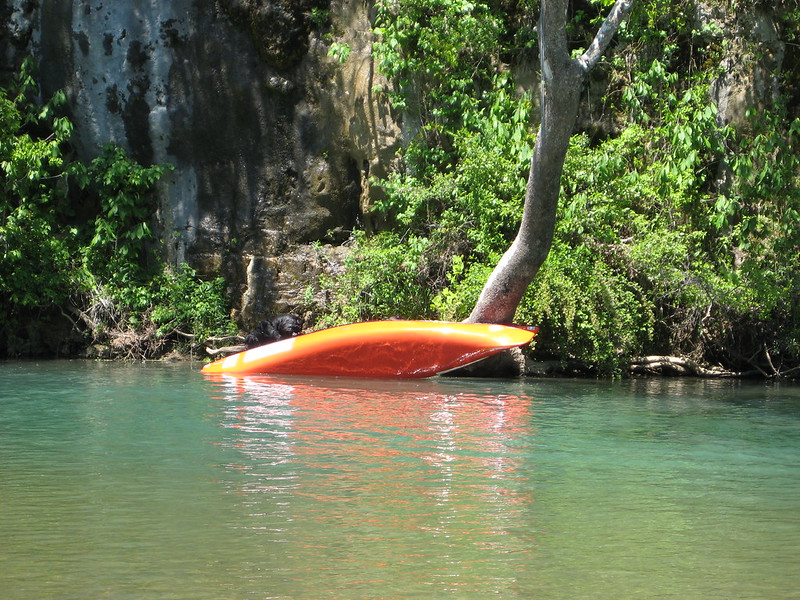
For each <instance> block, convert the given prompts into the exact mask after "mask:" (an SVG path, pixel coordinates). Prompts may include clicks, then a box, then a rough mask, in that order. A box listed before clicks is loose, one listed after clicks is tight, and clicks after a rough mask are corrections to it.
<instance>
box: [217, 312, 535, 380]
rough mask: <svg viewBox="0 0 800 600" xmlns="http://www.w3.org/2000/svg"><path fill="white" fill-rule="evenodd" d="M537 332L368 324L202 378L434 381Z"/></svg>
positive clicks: (287, 344)
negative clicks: (268, 376)
mask: <svg viewBox="0 0 800 600" xmlns="http://www.w3.org/2000/svg"><path fill="white" fill-rule="evenodd" d="M535 336H536V329H535V328H533V329H529V328H524V327H513V326H506V325H487V324H482V323H450V322H444V321H402V320H393V321H370V322H365V323H352V324H350V325H342V326H340V327H331V328H330V329H322V330H320V331H314V332H312V333H307V334H305V335H299V336H297V337H294V338H290V339H286V340H281V341H279V342H274V343H272V344H267V345H265V346H260V347H259V348H253V349H251V350H245V351H244V352H239V353H238V354H233V355H231V356H228V357H226V358H223V359H220V360H217V361H215V362H212V363H209V364H207V365H205V366H204V367H203V372H204V373H234V374H243V375H246V374H253V373H274V374H281V375H319V376H334V377H377V378H418V377H430V376H432V375H437V374H440V373H445V372H447V371H452V370H453V369H457V368H459V367H463V366H465V365H468V364H471V363H474V362H476V361H478V360H481V359H483V358H486V357H487V356H491V355H493V354H497V353H498V352H502V351H503V350H507V349H509V348H515V347H518V346H524V345H526V344H528V343H530V342H531V341H532V340H533V338H534V337H535Z"/></svg>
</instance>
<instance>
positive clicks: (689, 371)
mask: <svg viewBox="0 0 800 600" xmlns="http://www.w3.org/2000/svg"><path fill="white" fill-rule="evenodd" d="M628 372H629V373H631V374H634V375H693V376H695V377H709V378H711V377H718V378H723V377H729V378H736V377H753V376H759V375H760V376H764V375H766V374H765V373H764V372H763V371H761V370H760V369H759V370H756V369H753V370H751V371H729V370H727V369H722V368H720V367H711V368H708V367H704V366H702V365H699V364H698V363H697V362H695V361H693V360H692V359H690V358H685V357H681V356H642V357H639V358H635V359H633V360H632V361H631V364H630V365H629V367H628Z"/></svg>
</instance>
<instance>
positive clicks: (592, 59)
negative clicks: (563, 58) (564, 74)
mask: <svg viewBox="0 0 800 600" xmlns="http://www.w3.org/2000/svg"><path fill="white" fill-rule="evenodd" d="M633 2H634V0H617V2H616V3H615V4H614V6H613V7H612V9H611V12H610V13H609V14H608V16H607V17H606V20H605V21H604V22H603V25H602V26H601V27H600V29H599V30H598V32H597V35H596V36H594V39H593V40H592V43H591V45H590V46H589V49H588V50H586V52H584V53H583V54H582V55H581V56H580V58H578V63H580V65H581V67H583V70H584V72H585V73H588V72H589V71H591V70H592V69H593V68H594V66H595V65H596V64H597V62H598V61H599V60H600V57H601V56H603V53H604V52H605V51H606V49H607V48H608V45H609V44H610V43H611V39H612V38H613V37H614V34H615V33H617V30H618V29H619V26H620V25H621V24H622V22H623V21H624V20H625V18H626V17H627V16H628V14H629V13H630V12H631V8H633Z"/></svg>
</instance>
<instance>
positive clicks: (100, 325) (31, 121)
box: [0, 61, 230, 358]
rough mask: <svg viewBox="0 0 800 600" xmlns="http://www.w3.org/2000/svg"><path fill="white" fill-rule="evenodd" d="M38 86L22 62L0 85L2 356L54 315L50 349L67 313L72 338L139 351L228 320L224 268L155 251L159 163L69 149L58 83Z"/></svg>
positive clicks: (60, 344)
mask: <svg viewBox="0 0 800 600" xmlns="http://www.w3.org/2000/svg"><path fill="white" fill-rule="evenodd" d="M36 93H37V90H36V85H35V80H34V77H33V65H32V63H31V62H30V61H27V62H26V63H25V64H24V65H23V67H22V70H21V72H20V74H19V76H18V77H17V79H16V81H15V83H14V85H13V86H10V87H9V89H4V90H0V257H2V260H1V261H0V355H4V354H11V355H14V354H26V353H29V352H35V351H43V350H45V348H42V347H41V346H42V344H41V341H40V343H39V347H38V348H33V347H31V346H30V344H29V341H30V340H29V337H30V335H29V332H30V331H31V330H32V329H34V330H35V329H43V328H46V327H48V326H53V325H52V324H53V322H58V324H59V325H58V326H56V329H57V330H58V331H59V336H57V337H60V339H59V340H58V341H57V342H56V346H55V347H54V348H50V349H49V350H50V351H53V352H69V351H70V350H71V349H70V348H65V347H64V341H65V340H68V339H69V336H65V335H62V334H61V331H60V330H61V329H63V327H62V326H63V325H64V324H67V325H69V326H70V328H71V329H72V333H73V334H77V339H76V342H78V343H84V344H85V343H86V342H87V341H89V340H92V339H93V340H94V341H97V342H103V343H106V344H108V345H110V346H111V347H112V348H113V351H114V353H116V354H121V355H124V356H130V357H137V358H138V357H147V356H153V355H155V354H158V353H159V352H161V351H163V350H165V349H166V348H168V347H169V346H170V339H169V334H173V335H174V332H176V331H182V332H183V333H184V334H189V336H191V335H194V339H198V338H202V337H205V336H208V335H210V334H211V333H212V332H216V331H218V330H227V329H230V324H229V319H228V318H227V312H228V310H227V307H226V303H225V301H224V300H223V298H224V297H225V296H224V294H223V292H224V290H223V284H222V280H221V279H219V280H218V281H214V282H204V281H200V280H199V279H198V278H197V277H196V276H195V274H194V272H192V271H191V270H188V269H183V270H180V271H178V272H176V273H175V272H171V271H169V270H167V269H165V268H164V266H163V265H162V264H161V263H160V261H158V260H156V259H154V257H153V252H152V251H151V245H152V237H153V235H152V232H151V229H150V219H151V215H152V214H153V213H154V206H153V195H152V193H151V192H152V189H153V186H154V185H155V183H156V181H157V180H158V179H159V177H161V175H162V174H163V172H164V167H160V166H150V167H144V166H142V165H139V164H137V163H136V162H135V161H133V160H132V159H130V158H129V157H128V156H127V155H126V153H125V152H124V151H123V150H122V149H120V148H117V147H113V146H109V147H107V148H105V149H104V150H103V152H102V153H101V154H100V156H98V157H97V158H95V159H94V160H92V161H91V162H90V163H88V164H86V163H83V162H81V161H79V160H77V159H75V158H73V157H72V155H71V153H70V146H69V140H70V135H71V133H72V124H71V123H70V121H69V119H68V118H67V117H65V116H63V115H61V114H60V113H59V111H60V108H61V107H62V105H63V104H64V102H65V100H66V98H65V96H64V94H63V93H57V94H55V95H54V96H53V97H52V98H50V99H48V100H47V101H46V102H44V103H41V102H39V101H38V98H37V97H36ZM184 330H185V331H184ZM189 336H186V335H184V336H183V338H182V339H193V338H191V337H189Z"/></svg>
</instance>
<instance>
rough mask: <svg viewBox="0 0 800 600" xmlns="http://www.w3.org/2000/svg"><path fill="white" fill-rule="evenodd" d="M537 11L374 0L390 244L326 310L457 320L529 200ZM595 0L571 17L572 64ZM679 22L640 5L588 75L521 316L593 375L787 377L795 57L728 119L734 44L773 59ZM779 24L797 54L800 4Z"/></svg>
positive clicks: (554, 353)
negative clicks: (393, 118) (668, 362)
mask: <svg viewBox="0 0 800 600" xmlns="http://www.w3.org/2000/svg"><path fill="white" fill-rule="evenodd" d="M523 4H525V5H531V6H523ZM535 4H537V3H536V2H528V3H514V6H515V7H516V6H517V5H519V6H518V7H517V8H513V9H509V6H510V5H509V3H507V2H502V1H501V0H484V1H477V0H476V1H468V0H378V1H377V2H376V6H377V20H376V28H375V33H376V34H377V39H378V42H377V43H376V45H375V51H376V53H377V55H378V56H379V59H380V65H381V68H382V70H383V72H384V73H385V74H386V75H387V76H388V78H389V80H390V82H391V87H390V89H389V90H387V93H388V94H389V95H390V97H391V99H392V101H393V102H394V105H395V107H396V108H397V109H398V110H400V111H402V114H403V118H404V120H405V122H406V124H407V126H409V125H410V126H411V127H410V129H411V130H415V131H417V132H418V133H417V135H416V137H415V138H414V139H413V140H412V141H411V143H410V145H409V146H408V148H407V149H406V150H405V152H404V156H403V163H402V167H401V169H400V170H398V172H396V173H395V174H393V175H392V176H391V177H390V178H388V180H386V181H383V182H382V185H383V186H384V187H385V189H386V191H387V198H386V200H385V201H383V202H382V203H381V204H380V205H378V206H377V207H376V208H377V209H378V210H380V211H382V212H383V213H384V214H385V215H387V216H388V217H389V218H390V219H391V222H392V223H393V224H394V226H393V229H392V230H391V231H386V232H383V233H379V234H377V235H375V236H372V237H368V236H364V235H359V236H357V237H356V238H355V239H354V254H353V256H354V258H353V260H352V262H351V263H350V264H349V265H348V268H347V271H346V274H345V276H344V277H343V278H342V281H344V282H345V285H343V286H332V287H333V290H332V293H333V294H334V298H335V299H336V300H338V301H337V302H334V303H332V306H334V307H336V306H347V307H348V309H347V311H355V312H356V313H357V314H349V312H348V314H344V313H343V312H340V313H339V314H338V315H337V314H336V312H335V309H334V317H336V316H338V317H339V318H341V319H343V320H349V319H352V318H355V317H358V318H369V317H382V316H387V315H391V314H398V315H404V316H411V315H415V316H431V317H439V318H447V319H461V318H464V317H466V315H467V314H468V313H469V311H470V309H471V308H472V306H473V304H474V302H475V300H476V299H477V295H478V293H479V292H480V289H481V287H482V286H483V283H484V282H485V280H486V277H487V275H488V273H489V272H490V271H491V268H492V267H493V266H494V264H495V263H496V261H497V259H498V257H499V256H500V254H501V253H502V252H503V251H504V250H505V249H506V247H507V246H508V244H509V242H510V240H511V239H513V234H514V233H515V230H516V224H517V221H518V218H519V215H520V211H521V206H522V201H523V197H524V188H525V176H526V174H527V168H528V161H529V159H530V148H531V147H532V142H533V135H534V132H535V103H534V102H533V99H534V96H532V95H531V93H530V91H525V92H523V91H521V90H520V87H519V85H518V84H517V82H516V81H515V80H514V75H515V74H518V73H524V72H525V71H526V67H529V66H531V65H533V66H538V61H537V59H536V50H535V31H534V29H533V27H532V25H533V23H532V21H531V20H530V16H532V15H534V14H535V13H536V12H538V11H537V10H536V6H535ZM712 4H714V3H712ZM731 4H735V5H736V6H735V7H732V6H730V5H731ZM751 4H752V2H750V4H748V2H747V0H738V1H737V2H733V3H731V2H724V3H723V2H722V0H720V2H718V3H716V4H715V5H714V6H716V8H717V9H719V10H720V11H721V13H720V14H727V15H729V18H734V15H737V14H739V15H742V14H754V11H755V8H756V7H755V6H751ZM608 5H609V2H606V1H600V0H598V1H593V0H586V1H584V2H575V3H574V5H573V8H574V11H573V13H572V14H571V16H570V18H571V20H570V23H569V27H570V35H571V39H573V40H574V45H575V50H576V51H579V49H580V47H581V46H582V45H583V46H585V45H586V44H587V43H588V42H589V41H590V40H591V38H592V36H593V35H594V32H595V31H596V29H597V27H598V26H599V23H600V22H601V21H602V18H603V17H604V14H605V11H606V10H607V7H608ZM714 6H712V7H711V8H712V9H713V8H714ZM520 7H521V8H520ZM693 7H694V5H692V4H688V3H684V4H680V5H678V4H675V3H666V2H663V1H661V0H643V1H641V2H639V3H638V4H637V7H636V9H635V11H634V13H633V14H632V16H631V19H630V20H629V22H628V23H627V25H626V26H625V27H624V28H623V30H622V31H621V32H620V34H619V36H618V39H617V44H616V46H615V47H614V48H613V49H612V51H611V52H610V53H609V54H608V56H607V60H606V61H605V63H604V64H603V65H602V68H601V70H600V73H599V74H598V75H597V76H596V77H595V79H594V80H593V85H592V87H591V88H590V90H591V92H592V93H594V94H595V97H591V94H587V100H586V102H585V106H584V107H583V109H582V111H583V113H584V114H583V115H582V118H581V120H580V122H581V123H583V124H584V126H585V131H583V132H580V131H579V132H576V133H577V135H576V136H575V138H574V140H573V144H572V147H571V149H570V153H569V156H568V158H567V163H566V165H565V168H564V173H563V179H562V194H561V200H560V206H559V221H558V225H557V231H556V237H555V242H554V245H553V248H552V250H551V254H550V257H549V258H548V260H547V262H546V263H545V265H544V267H543V268H542V270H541V271H540V273H539V275H538V276H537V278H536V280H535V281H534V283H533V285H532V286H531V288H530V290H529V293H528V295H527V297H526V298H525V300H524V302H523V304H522V305H521V306H520V307H519V310H518V313H517V319H518V320H519V321H521V322H526V323H535V324H539V325H541V326H542V334H541V336H540V340H539V344H538V347H537V352H538V354H539V356H543V357H544V356H550V357H555V358H558V359H561V360H562V361H566V360H570V359H580V360H581V361H584V362H585V363H586V364H587V365H590V366H594V367H596V368H597V369H599V371H601V372H605V373H613V372H618V371H619V369H620V368H621V367H622V365H623V364H624V363H625V362H626V361H627V360H628V359H630V358H631V357H632V356H636V355H642V354H656V353H658V354H682V355H686V356H689V357H691V358H694V359H696V360H700V361H705V362H706V363H710V364H720V365H723V366H725V367H726V368H730V369H734V370H750V369H755V370H758V371H761V372H763V373H764V374H767V375H776V374H787V373H795V374H797V372H798V369H797V366H798V364H799V363H800V280H799V277H800V275H799V273H800V270H799V269H798V268H797V265H798V258H800V114H798V113H797V112H792V110H790V108H789V107H793V110H795V111H796V110H797V108H796V107H797V103H796V102H794V103H792V102H791V100H792V99H793V98H794V99H796V98H797V96H798V95H799V94H800V77H798V74H800V57H798V53H797V52H796V51H794V52H789V51H787V53H786V56H785V57H784V61H783V69H784V72H783V73H782V77H779V74H778V73H774V76H775V77H779V78H778V79H776V82H777V86H778V87H780V89H781V93H779V94H772V95H766V96H764V97H762V98H761V99H760V100H759V101H758V102H755V101H754V102H753V105H752V106H751V107H750V109H749V111H748V114H747V116H746V119H743V120H742V121H741V122H738V123H735V124H725V123H722V122H720V119H718V115H717V108H716V106H715V104H714V102H713V100H712V94H711V93H710V88H711V86H712V85H713V83H714V81H715V80H716V79H717V78H718V77H719V76H720V75H722V74H723V73H722V71H723V68H725V67H724V65H723V63H724V60H725V59H726V57H727V56H728V53H729V52H731V44H732V43H733V42H734V41H736V42H737V44H738V46H737V51H740V52H741V51H747V52H748V53H750V55H751V56H752V61H754V62H757V61H758V60H759V59H760V56H761V55H762V54H764V53H767V52H768V48H765V47H763V45H759V43H758V42H757V41H753V42H747V41H743V40H733V39H731V38H728V37H726V34H725V33H724V31H723V30H722V28H720V27H719V26H718V25H715V24H714V23H715V21H714V20H712V19H707V20H706V21H704V20H703V19H701V18H700V17H699V15H698V14H696V12H695V9H694V8H693ZM747 9H749V13H748V10H747ZM526 15H530V16H526ZM774 16H775V17H776V18H777V19H778V20H779V22H778V31H779V32H780V33H781V35H783V36H784V40H785V41H787V42H790V45H788V46H785V47H786V48H791V49H794V48H795V47H796V43H797V40H796V39H795V38H796V37H797V36H798V33H797V31H798V28H797V24H798V22H799V21H800V9H797V8H794V7H792V6H789V5H788V4H787V5H786V6H779V7H776V9H775V11H774ZM739 18H740V19H741V20H740V22H739V25H740V26H742V27H743V26H745V24H746V23H747V21H746V20H745V19H744V17H739ZM703 23H704V24H703ZM701 24H702V25H701ZM728 35H730V34H728ZM753 39H754V40H755V39H756V38H755V36H754V37H753ZM725 64H727V63H725ZM728 66H730V65H728ZM599 88H602V89H603V90H604V91H603V93H602V94H597V90H598V89H599ZM398 274H400V276H398ZM337 294H338V295H337ZM354 307H355V308H354Z"/></svg>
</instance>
